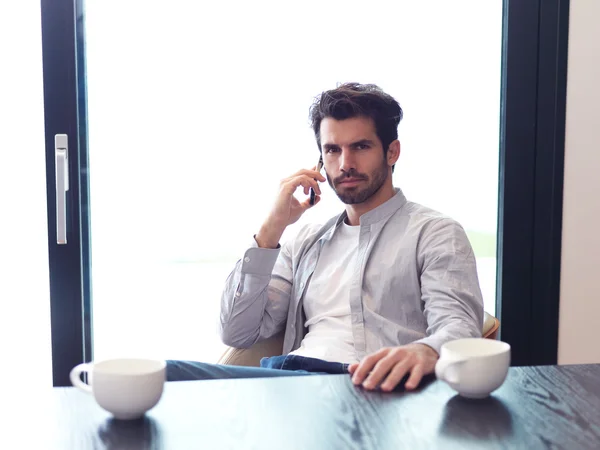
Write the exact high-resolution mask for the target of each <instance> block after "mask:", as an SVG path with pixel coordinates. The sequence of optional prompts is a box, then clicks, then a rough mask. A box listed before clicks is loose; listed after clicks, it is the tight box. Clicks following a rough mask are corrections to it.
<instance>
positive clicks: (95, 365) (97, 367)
mask: <svg viewBox="0 0 600 450" xmlns="http://www.w3.org/2000/svg"><path fill="white" fill-rule="evenodd" d="M124 361H129V362H132V361H133V362H143V363H153V364H156V367H155V368H152V369H149V370H139V371H134V372H131V373H122V372H115V371H113V370H108V369H106V368H105V367H103V366H104V365H106V364H109V363H115V362H124ZM91 364H92V372H96V373H99V374H100V373H101V374H102V375H117V376H119V377H127V376H132V377H136V376H140V375H151V374H155V373H158V372H162V371H164V370H165V369H166V367H167V362H166V361H165V360H164V359H152V358H127V357H120V358H107V359H102V360H99V361H92V363H91Z"/></svg>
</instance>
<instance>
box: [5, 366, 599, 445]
mask: <svg viewBox="0 0 600 450" xmlns="http://www.w3.org/2000/svg"><path fill="white" fill-rule="evenodd" d="M31 395H33V396H34V397H33V398H31V396H29V397H27V401H25V402H24V403H23V402H21V403H20V405H21V408H20V409H19V408H16V409H15V408H11V407H10V406H8V405H6V404H4V410H5V419H4V420H3V425H4V426H3V431H2V439H3V442H4V443H5V444H6V445H2V448H7V449H8V448H11V449H21V448H23V449H29V448H36V449H76V450H85V449H127V450H137V449H161V450H162V449H165V450H179V449H204V448H206V449H221V448H231V449H236V450H237V449H278V450H279V449H282V450H286V449H311V450H313V449H327V450H331V449H354V448H356V449H362V448H364V449H421V448H423V449H438V448H439V449H455V448H456V449H478V450H480V449H487V448H507V449H527V450H532V449H538V448H540V449H545V448H553V449H561V448H564V449H568V450H574V449H581V448H585V449H600V365H580V366H561V367H555V366H546V367H524V368H511V369H510V372H509V376H508V379H507V381H506V382H505V384H504V385H503V386H502V387H501V388H500V389H499V390H498V391H496V392H495V393H494V394H493V395H492V397H490V398H488V399H486V400H466V399H463V398H461V397H458V396H456V395H455V393H454V392H453V391H452V390H451V389H450V388H449V387H448V386H447V385H446V384H444V383H442V382H439V381H435V380H433V381H431V382H429V383H428V384H426V385H425V386H423V387H422V388H421V389H420V391H418V392H412V393H406V392H395V393H391V394H390V393H380V392H367V391H364V390H362V389H360V388H356V387H354V386H353V385H352V384H351V382H350V379H349V377H347V376H345V375H329V376H327V375H325V376H307V377H290V378H270V379H251V380H223V381H191V382H177V383H167V385H166V386H165V392H164V395H163V398H162V399H161V401H160V403H159V404H158V405H157V406H156V407H155V408H154V409H153V410H151V411H150V412H149V413H148V414H147V416H146V417H145V418H144V419H141V420H138V421H134V422H119V421H116V420H112V419H111V418H110V416H109V414H108V413H106V412H104V411H103V410H102V409H101V408H100V407H99V406H97V405H96V404H95V403H94V400H93V399H92V397H91V396H88V395H86V394H85V393H83V392H80V391H78V390H76V389H74V388H54V389H48V390H47V391H46V394H43V395H42V394H38V395H35V394H31ZM22 398H23V397H22ZM7 418H8V419H7ZM7 425H8V426H7ZM7 440H8V442H7Z"/></svg>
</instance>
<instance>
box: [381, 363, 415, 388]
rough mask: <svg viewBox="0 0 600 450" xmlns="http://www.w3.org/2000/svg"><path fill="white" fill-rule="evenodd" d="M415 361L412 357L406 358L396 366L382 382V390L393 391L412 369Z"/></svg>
mask: <svg viewBox="0 0 600 450" xmlns="http://www.w3.org/2000/svg"><path fill="white" fill-rule="evenodd" d="M414 365H415V361H414V360H413V359H412V358H405V359H403V360H401V361H399V362H398V363H396V365H395V366H394V368H393V369H392V370H391V372H390V373H389V375H388V376H387V378H386V379H385V381H384V382H383V383H382V384H381V390H382V391H391V390H393V389H394V388H395V387H396V386H398V383H400V381H401V380H402V378H404V376H405V375H406V374H407V372H408V371H409V370H411V371H412V369H413V368H414V367H413V366H414Z"/></svg>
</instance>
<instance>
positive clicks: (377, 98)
mask: <svg viewBox="0 0 600 450" xmlns="http://www.w3.org/2000/svg"><path fill="white" fill-rule="evenodd" d="M358 116H363V117H369V118H371V119H373V121H374V122H375V132H376V133H377V137H378V138H379V140H380V141H381V144H382V145H383V152H384V155H385V154H387V151H388V147H389V146H390V144H391V143H392V141H395V140H396V139H398V124H399V123H400V121H401V120H402V116H403V113H402V108H401V107H400V104H399V103H398V102H397V101H396V100H395V99H394V98H393V97H392V96H391V95H389V94H386V93H385V92H383V90H382V89H381V88H380V87H379V86H377V85H375V84H360V83H344V84H342V85H340V86H338V87H336V88H335V89H331V90H329V91H325V92H323V93H321V95H318V96H317V97H315V101H314V102H313V104H312V106H311V107H310V121H311V125H312V129H313V131H314V132H315V138H316V139H317V145H318V146H319V151H321V121H322V120H323V119H325V118H326V117H331V118H333V119H336V120H344V119H350V118H352V117H358Z"/></svg>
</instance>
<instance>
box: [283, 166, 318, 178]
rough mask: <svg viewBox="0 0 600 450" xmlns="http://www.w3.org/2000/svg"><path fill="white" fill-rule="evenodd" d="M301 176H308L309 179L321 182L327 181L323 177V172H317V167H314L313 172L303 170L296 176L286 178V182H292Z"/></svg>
mask: <svg viewBox="0 0 600 450" xmlns="http://www.w3.org/2000/svg"><path fill="white" fill-rule="evenodd" d="M300 176H307V177H308V178H312V179H314V180H317V181H321V182H324V181H326V179H325V177H324V176H323V175H321V172H317V171H316V166H315V167H313V168H312V170H309V169H301V170H299V171H298V172H296V173H295V174H293V175H292V176H290V177H288V178H286V179H285V180H290V179H292V178H297V177H300Z"/></svg>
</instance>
